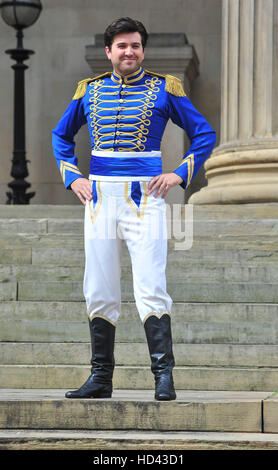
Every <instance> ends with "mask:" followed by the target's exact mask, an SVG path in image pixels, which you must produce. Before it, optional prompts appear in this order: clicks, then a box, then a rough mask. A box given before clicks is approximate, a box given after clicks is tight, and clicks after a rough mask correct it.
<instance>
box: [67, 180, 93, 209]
mask: <svg viewBox="0 0 278 470" xmlns="http://www.w3.org/2000/svg"><path fill="white" fill-rule="evenodd" d="M70 187H71V189H72V190H73V192H74V193H75V194H76V196H77V197H78V198H79V199H80V201H81V202H82V204H84V205H85V204H86V199H87V200H88V201H90V200H91V199H92V197H93V191H92V185H91V183H90V181H89V180H87V179H86V178H77V179H76V180H74V181H73V182H72V183H71V185H70Z"/></svg>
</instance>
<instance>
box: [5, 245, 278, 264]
mask: <svg viewBox="0 0 278 470" xmlns="http://www.w3.org/2000/svg"><path fill="white" fill-rule="evenodd" d="M29 252H30V253H29ZM2 253H3V255H2V256H1V254H2ZM84 261H85V256H84V249H80V248H78V249H74V250H73V249H72V248H62V247H61V248H30V249H29V250H28V252H26V249H23V248H18V249H17V250H16V252H15V254H14V250H12V249H11V248H3V249H2V250H1V249H0V264H28V263H32V264H33V265H37V264H43V265H44V266H45V265H48V264H52V265H57V266H82V267H83V266H84ZM121 261H122V264H123V265H127V264H130V256H129V253H128V251H127V249H125V247H124V249H123V254H122V258H121ZM172 262H175V263H179V264H184V263H186V265H187V266H188V265H192V264H193V265H194V264H198V265H200V264H203V263H205V264H206V265H214V264H221V265H226V264H229V265H230V264H238V265H240V266H241V265H243V266H244V265H247V264H249V265H251V266H258V265H268V266H269V265H270V264H271V263H272V262H273V263H275V264H276V263H277V262H278V250H277V251H269V252H268V251H266V250H256V249H253V250H247V249H245V250H241V249H233V250H219V249H214V248H212V249H210V250H208V249H207V248H206V249H203V248H200V249H198V250H197V249H193V248H192V249H191V250H185V251H174V250H169V252H168V264H170V263H172Z"/></svg>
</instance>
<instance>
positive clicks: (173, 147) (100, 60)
mask: <svg viewBox="0 0 278 470" xmlns="http://www.w3.org/2000/svg"><path fill="white" fill-rule="evenodd" d="M86 60H87V62H88V64H89V65H90V67H91V69H92V72H93V75H92V76H94V75H98V74H101V73H104V72H107V71H108V70H110V69H111V64H110V62H108V60H107V58H106V55H105V52H104V46H103V35H98V34H97V35H95V44H94V45H89V46H86ZM143 66H144V68H145V69H146V70H151V71H153V72H157V73H161V74H163V75H166V74H170V75H174V76H176V77H178V78H180V79H181V81H182V83H183V85H184V89H185V92H186V94H187V95H188V96H189V97H190V92H191V89H192V85H193V82H194V80H195V78H196V77H197V76H198V74H199V72H198V67H199V60H198V57H197V54H196V52H195V49H194V47H193V46H192V45H191V44H189V43H188V41H187V38H186V35H185V34H183V33H176V34H175V33H164V34H163V33H161V34H150V36H149V40H148V45H147V47H146V51H145V58H144V63H143ZM188 145H189V142H187V138H186V135H185V132H184V131H183V130H182V129H180V128H179V127H178V126H176V125H175V124H173V123H172V122H171V121H169V122H168V124H167V126H166V129H165V133H164V136H163V140H162V144H161V151H162V156H163V172H171V171H173V170H175V169H176V168H177V167H178V165H179V163H180V161H181V159H182V157H183V156H184V154H185V152H186V148H187V146H188ZM200 176H201V174H200ZM195 180H196V181H195ZM195 180H194V184H195V186H196V185H198V178H195ZM200 187H201V183H200V184H199V187H198V186H197V190H198V189H199V188H200ZM190 194H191V191H190V188H188V190H187V191H184V190H183V189H182V188H180V187H175V188H172V189H171V191H169V193H168V195H167V197H166V200H167V202H168V203H170V204H171V203H183V202H184V201H185V200H187V199H188V197H189V195H190Z"/></svg>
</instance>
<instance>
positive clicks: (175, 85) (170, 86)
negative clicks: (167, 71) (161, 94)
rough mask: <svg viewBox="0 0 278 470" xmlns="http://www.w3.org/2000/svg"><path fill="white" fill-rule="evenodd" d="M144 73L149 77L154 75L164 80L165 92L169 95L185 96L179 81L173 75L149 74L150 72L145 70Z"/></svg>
mask: <svg viewBox="0 0 278 470" xmlns="http://www.w3.org/2000/svg"><path fill="white" fill-rule="evenodd" d="M145 73H148V74H149V75H154V76H156V77H160V78H164V79H165V91H168V93H171V95H175V96H186V93H185V91H184V89H183V86H182V83H181V80H180V79H179V78H177V77H174V76H173V75H161V74H160V73H156V72H151V71H150V70H145Z"/></svg>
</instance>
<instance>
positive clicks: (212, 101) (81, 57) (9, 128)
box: [0, 0, 222, 204]
mask: <svg viewBox="0 0 278 470" xmlns="http://www.w3.org/2000/svg"><path fill="white" fill-rule="evenodd" d="M42 3H43V11H42V13H41V16H40V18H39V20H38V22H37V23H36V24H35V25H34V26H32V27H31V28H30V29H27V30H25V40H24V46H25V47H26V48H28V49H33V50H34V51H35V55H33V56H32V57H31V58H30V60H29V61H28V65H29V66H30V68H29V69H28V70H27V71H26V150H27V159H28V160H29V161H30V163H29V173H30V175H29V177H28V179H27V180H28V181H29V182H30V183H31V184H32V188H31V190H35V191H36V196H35V197H34V198H33V199H32V200H31V203H32V204H46V203H48V204H55V203H57V204H72V203H78V201H77V200H76V198H75V196H74V195H73V194H71V192H70V191H65V190H64V187H63V184H62V182H61V178H60V173H59V171H58V169H57V166H56V162H55V160H54V157H53V154H52V147H51V130H52V129H53V127H55V125H56V123H57V121H58V120H59V118H60V116H61V115H62V113H63V112H64V110H65V108H66V106H67V105H68V103H69V102H70V100H71V98H72V96H73V93H74V91H75V88H76V82H77V81H78V80H81V79H83V78H86V77H89V76H91V70H90V67H89V65H88V63H87V62H86V60H85V48H86V46H87V45H91V44H93V41H94V35H95V34H100V33H103V31H104V29H105V27H106V26H107V24H109V23H110V22H111V21H112V20H113V19H115V18H117V17H120V16H131V17H133V18H136V19H139V20H140V21H142V22H143V23H144V24H145V26H146V28H147V30H148V31H149V32H152V33H185V34H186V36H187V38H188V41H189V43H190V44H192V45H193V46H194V48H195V50H196V53H197V56H198V59H199V62H200V64H199V72H200V75H199V77H198V78H197V79H196V80H195V82H194V88H193V89H192V93H191V99H192V101H193V103H194V105H195V106H196V107H197V108H198V109H199V110H200V111H201V112H202V113H203V114H204V116H205V117H206V118H207V119H208V120H209V122H210V123H211V125H212V126H213V127H214V129H215V130H216V132H217V133H219V127H220V74H221V3H222V2H221V0H171V2H169V1H168V0H167V1H166V0H151V1H150V0H134V1H133V2H130V1H127V0H106V1H105V2H103V1H102V0H94V1H92V0H67V2H66V6H65V2H63V1H62V0H44V1H42ZM15 44H16V40H15V34H14V31H13V30H12V29H11V28H9V27H8V26H7V25H5V24H4V22H3V21H2V20H1V22H0V57H1V60H0V103H1V106H0V119H1V126H0V140H1V151H0V162H1V169H2V171H1V173H0V203H2V204H3V203H5V202H6V194H5V193H6V191H7V183H8V182H9V181H11V179H12V178H11V176H10V169H11V158H12V151H13V71H12V69H11V65H12V61H11V59H10V57H9V56H8V55H6V54H5V50H6V49H9V48H12V47H14V46H15ZM109 65H110V64H109V63H108V62H107V70H109V69H110V67H109ZM76 154H77V155H78V156H79V167H80V169H81V171H83V172H84V174H87V172H88V168H89V155H90V149H89V136H88V131H87V128H86V126H84V127H83V128H82V129H81V131H80V132H79V134H78V136H77V138H76ZM180 158H181V155H177V162H178V161H179V160H180Z"/></svg>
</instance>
